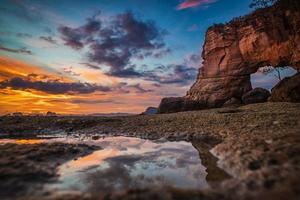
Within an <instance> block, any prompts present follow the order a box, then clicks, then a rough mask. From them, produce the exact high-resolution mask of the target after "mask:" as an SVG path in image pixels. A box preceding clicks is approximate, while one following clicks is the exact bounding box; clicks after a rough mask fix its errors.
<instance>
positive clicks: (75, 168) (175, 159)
mask: <svg viewBox="0 0 300 200" xmlns="http://www.w3.org/2000/svg"><path fill="white" fill-rule="evenodd" d="M97 144H99V145H100V146H102V147H103V150H99V151H95V152H93V153H92V154H90V155H88V156H85V157H82V158H79V159H77V160H72V161H70V162H67V163H65V164H63V165H61V166H60V167H59V170H58V173H59V175H60V177H59V182H58V183H54V184H49V185H48V186H47V187H49V188H52V189H58V190H80V191H84V192H92V193H95V192H97V193H99V192H105V191H113V190H120V189H130V188H144V187H153V186H155V187H161V186H173V187H180V188H191V189H199V188H206V187H207V186H208V184H207V183H206V181H205V177H206V172H205V167H204V166H202V165H201V161H200V159H199V153H198V151H197V150H196V149H194V147H193V146H192V145H191V144H190V143H187V142H164V143H155V142H151V141H148V140H142V139H137V138H126V137H113V138H105V139H100V140H98V141H97Z"/></svg>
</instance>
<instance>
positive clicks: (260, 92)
mask: <svg viewBox="0 0 300 200" xmlns="http://www.w3.org/2000/svg"><path fill="white" fill-rule="evenodd" d="M270 96H271V94H270V92H269V90H266V89H263V88H255V89H253V90H250V91H249V92H247V93H246V94H244V95H243V96H242V101H243V103H244V104H251V103H263V102H267V101H268V98H269V97H270Z"/></svg>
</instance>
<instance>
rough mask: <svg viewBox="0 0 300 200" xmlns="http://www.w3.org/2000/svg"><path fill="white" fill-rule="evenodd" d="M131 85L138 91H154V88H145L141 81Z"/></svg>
mask: <svg viewBox="0 0 300 200" xmlns="http://www.w3.org/2000/svg"><path fill="white" fill-rule="evenodd" d="M129 87H131V88H133V89H135V90H136V93H147V92H153V91H154V90H151V89H144V88H143V87H142V86H141V84H140V83H138V84H134V85H130V86H129Z"/></svg>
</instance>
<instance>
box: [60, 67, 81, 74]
mask: <svg viewBox="0 0 300 200" xmlns="http://www.w3.org/2000/svg"><path fill="white" fill-rule="evenodd" d="M63 71H64V72H65V73H66V74H69V75H71V76H80V74H79V73H76V72H74V70H73V67H64V68H63Z"/></svg>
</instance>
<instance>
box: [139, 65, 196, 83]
mask: <svg viewBox="0 0 300 200" xmlns="http://www.w3.org/2000/svg"><path fill="white" fill-rule="evenodd" d="M165 68H167V69H168V71H170V72H169V73H167V74H162V73H160V70H158V71H156V70H154V71H151V72H146V73H145V76H144V77H145V79H146V80H149V81H154V82H157V83H160V84H178V85H181V86H185V85H189V84H190V83H191V82H192V81H194V80H195V79H196V75H197V70H196V69H195V68H193V67H189V66H186V65H174V64H172V65H167V66H165Z"/></svg>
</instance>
